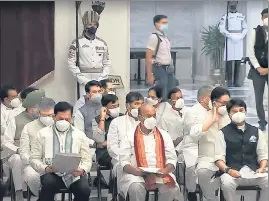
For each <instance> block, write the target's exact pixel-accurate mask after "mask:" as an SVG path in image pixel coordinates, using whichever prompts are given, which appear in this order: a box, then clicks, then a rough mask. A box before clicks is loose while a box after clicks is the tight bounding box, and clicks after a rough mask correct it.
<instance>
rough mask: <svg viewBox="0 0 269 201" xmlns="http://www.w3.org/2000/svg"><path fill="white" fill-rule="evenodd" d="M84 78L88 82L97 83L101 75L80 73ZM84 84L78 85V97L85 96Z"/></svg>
mask: <svg viewBox="0 0 269 201" xmlns="http://www.w3.org/2000/svg"><path fill="white" fill-rule="evenodd" d="M82 74H83V75H84V76H85V77H86V78H88V79H89V81H91V80H97V81H99V78H100V75H101V73H82ZM86 84H87V83H85V84H79V93H80V96H83V95H86V91H85V85H86Z"/></svg>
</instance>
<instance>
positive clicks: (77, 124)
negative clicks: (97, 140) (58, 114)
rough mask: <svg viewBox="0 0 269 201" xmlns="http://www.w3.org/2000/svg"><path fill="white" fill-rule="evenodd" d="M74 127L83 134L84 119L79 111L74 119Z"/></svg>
mask: <svg viewBox="0 0 269 201" xmlns="http://www.w3.org/2000/svg"><path fill="white" fill-rule="evenodd" d="M74 126H75V127H76V128H77V129H79V130H81V131H82V132H83V133H84V132H85V126H84V117H83V115H82V114H81V112H80V111H79V110H78V111H77V113H76V114H75V117H74Z"/></svg>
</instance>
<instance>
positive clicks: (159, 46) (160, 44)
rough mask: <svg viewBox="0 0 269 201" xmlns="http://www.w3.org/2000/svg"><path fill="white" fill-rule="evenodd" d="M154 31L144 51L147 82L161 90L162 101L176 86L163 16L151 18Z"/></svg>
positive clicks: (165, 22)
mask: <svg viewBox="0 0 269 201" xmlns="http://www.w3.org/2000/svg"><path fill="white" fill-rule="evenodd" d="M153 23H154V26H155V29H156V30H155V31H154V32H153V33H152V34H151V36H150V37H149V41H148V44H147V50H146V73H147V82H148V84H150V85H153V84H154V82H156V83H155V84H156V85H159V86H161V87H162V89H163V100H165V99H166V95H167V93H168V91H169V90H170V89H172V88H174V87H175V86H176V85H177V82H176V79H175V78H174V76H173V73H174V67H173V65H171V61H172V60H171V43H170V41H169V39H168V38H167V31H168V19H167V16H165V15H156V16H155V17H154V18H153Z"/></svg>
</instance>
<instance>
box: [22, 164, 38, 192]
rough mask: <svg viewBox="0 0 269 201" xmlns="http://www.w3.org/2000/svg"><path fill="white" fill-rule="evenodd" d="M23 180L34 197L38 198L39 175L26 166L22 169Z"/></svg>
mask: <svg viewBox="0 0 269 201" xmlns="http://www.w3.org/2000/svg"><path fill="white" fill-rule="evenodd" d="M23 179H24V181H25V182H26V184H27V185H28V186H29V188H30V190H31V192H32V193H33V194H34V195H35V196H38V193H39V188H40V174H39V173H37V172H36V171H35V170H34V169H33V168H32V167H31V166H30V165H28V166H26V167H25V168H24V169H23Z"/></svg>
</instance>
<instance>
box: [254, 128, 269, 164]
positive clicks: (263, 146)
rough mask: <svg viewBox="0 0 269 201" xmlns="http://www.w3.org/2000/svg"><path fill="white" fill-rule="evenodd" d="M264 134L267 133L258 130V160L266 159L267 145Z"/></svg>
mask: <svg viewBox="0 0 269 201" xmlns="http://www.w3.org/2000/svg"><path fill="white" fill-rule="evenodd" d="M264 135H267V133H266V134H265V133H263V132H262V131H261V130H259V139H258V144H257V149H256V151H257V155H258V162H261V161H262V160H268V146H267V142H266V139H265V136H264Z"/></svg>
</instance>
